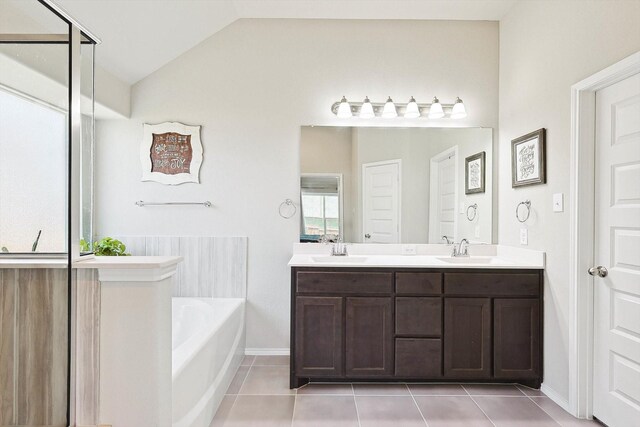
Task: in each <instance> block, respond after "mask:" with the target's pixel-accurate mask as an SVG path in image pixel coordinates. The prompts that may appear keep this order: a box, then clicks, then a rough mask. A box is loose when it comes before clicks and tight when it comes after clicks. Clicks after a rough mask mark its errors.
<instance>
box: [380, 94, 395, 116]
mask: <svg viewBox="0 0 640 427" xmlns="http://www.w3.org/2000/svg"><path fill="white" fill-rule="evenodd" d="M382 117H384V118H385V119H392V118H394V117H398V110H396V104H394V103H393V99H391V97H389V98H388V99H387V102H385V103H384V109H383V110H382Z"/></svg>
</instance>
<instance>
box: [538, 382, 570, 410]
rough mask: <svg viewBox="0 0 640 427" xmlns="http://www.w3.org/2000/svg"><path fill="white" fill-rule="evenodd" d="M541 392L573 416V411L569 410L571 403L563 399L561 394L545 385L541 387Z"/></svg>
mask: <svg viewBox="0 0 640 427" xmlns="http://www.w3.org/2000/svg"><path fill="white" fill-rule="evenodd" d="M540 391H541V392H543V393H544V394H545V395H546V396H547V397H548V398H549V399H551V400H553V401H554V402H555V403H556V404H557V405H558V406H560V407H561V408H562V409H564V410H565V411H567V412H568V413H570V414H571V411H570V410H569V401H568V400H566V399H565V398H564V397H562V395H561V394H560V393H558V392H557V391H555V390H554V389H552V388H551V387H549V386H548V385H546V384H544V383H543V384H542V385H541V386H540Z"/></svg>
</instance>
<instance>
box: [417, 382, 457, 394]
mask: <svg viewBox="0 0 640 427" xmlns="http://www.w3.org/2000/svg"><path fill="white" fill-rule="evenodd" d="M407 387H409V390H410V391H411V394H413V395H414V396H467V392H466V391H465V389H464V388H462V386H461V385H460V384H407Z"/></svg>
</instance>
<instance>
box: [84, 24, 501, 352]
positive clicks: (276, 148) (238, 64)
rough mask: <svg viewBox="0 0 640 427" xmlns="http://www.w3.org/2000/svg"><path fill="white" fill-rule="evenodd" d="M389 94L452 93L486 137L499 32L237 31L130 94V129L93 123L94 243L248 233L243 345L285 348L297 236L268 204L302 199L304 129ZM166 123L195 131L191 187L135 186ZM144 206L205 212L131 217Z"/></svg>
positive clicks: (149, 212)
mask: <svg viewBox="0 0 640 427" xmlns="http://www.w3.org/2000/svg"><path fill="white" fill-rule="evenodd" d="M389 94H391V95H393V96H394V97H395V98H396V99H397V100H408V99H409V97H410V96H411V95H413V96H415V97H416V99H419V100H421V101H425V102H428V101H429V98H430V97H431V96H433V95H438V96H439V97H440V99H441V101H442V102H452V101H453V100H454V99H455V96H458V95H459V96H460V97H461V98H462V99H464V101H465V104H466V106H467V109H468V112H469V116H468V117H467V118H466V119H464V120H461V121H456V122H455V125H458V126H486V127H492V128H496V127H497V123H498V120H497V119H498V103H497V101H498V99H497V98H498V25H497V23H495V22H448V21H326V20H240V21H237V22H235V23H233V24H232V25H230V26H229V27H227V28H225V29H224V30H222V31H221V32H219V33H217V34H216V35H214V36H212V37H211V38H209V39H207V40H206V41H204V42H203V43H201V44H200V45H198V46H196V47H195V48H193V49H192V50H190V51H188V52H187V53H185V54H184V55H182V56H180V57H178V58H176V59H175V60H174V61H172V62H171V63H169V64H167V65H166V66H164V67H163V68H161V69H160V70H158V71H157V72H155V73H153V74H152V75H150V76H149V77H147V78H145V79H143V80H142V81H140V82H138V83H137V84H136V85H134V87H133V90H132V117H131V119H130V120H113V121H101V122H99V123H98V125H97V157H96V159H97V162H96V172H97V176H96V226H97V233H98V234H100V235H109V234H121V235H127V234H129V235H132V234H137V235H141V234H145V235H152V234H165V235H170V234H173V235H201V234H202V235H220V236H223V235H226V236H233V235H235V236H238V235H246V236H248V237H249V260H248V275H249V278H248V307H247V322H248V323H247V328H248V330H247V347H248V348H288V346H289V291H290V283H289V280H290V276H289V274H290V273H289V268H288V267H287V262H288V260H289V257H290V256H291V251H292V244H293V243H294V242H295V241H296V239H297V238H298V230H299V228H298V219H297V218H292V219H290V220H285V219H283V218H281V217H280V216H279V215H278V205H280V203H281V202H282V201H283V200H284V199H286V198H291V199H297V197H298V189H299V183H298V177H299V140H300V126H301V125H309V124H318V125H351V124H352V123H353V121H351V120H338V119H336V118H335V116H333V115H332V114H331V112H330V106H331V104H332V103H333V102H335V101H336V100H339V99H340V97H341V96H342V95H346V96H347V97H348V98H350V99H362V98H364V96H365V95H368V96H369V97H370V98H371V99H372V100H384V99H386V96H388V95H389ZM166 120H177V121H181V122H184V123H188V124H199V125H203V129H202V140H203V144H204V163H203V165H202V171H201V182H202V183H201V184H200V185H197V184H185V185H182V186H178V187H168V186H164V185H161V184H157V183H152V182H145V183H142V182H140V175H141V169H140V164H139V156H138V149H139V144H140V139H141V137H142V124H143V123H145V122H147V123H159V122H163V121H166ZM395 123H397V124H398V125H402V124H403V121H402V120H398V121H397V122H395ZM411 123H416V122H413V121H412V122H411ZM418 123H421V124H423V125H424V124H426V123H429V122H427V121H424V120H423V121H419V122H418ZM404 125H405V126H406V123H404ZM387 126H388V125H387ZM140 199H143V200H149V201H171V200H206V199H208V200H211V201H212V202H213V204H214V207H213V208H211V209H204V208H198V207H193V208H180V207H175V208H170V207H166V208H138V207H136V206H135V205H134V202H135V201H136V200H140Z"/></svg>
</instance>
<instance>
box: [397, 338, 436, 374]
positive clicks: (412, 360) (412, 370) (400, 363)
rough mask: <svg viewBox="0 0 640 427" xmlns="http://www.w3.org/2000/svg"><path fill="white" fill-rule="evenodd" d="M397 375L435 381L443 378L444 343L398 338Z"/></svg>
mask: <svg viewBox="0 0 640 427" xmlns="http://www.w3.org/2000/svg"><path fill="white" fill-rule="evenodd" d="M395 365H396V369H395V374H396V376H398V377H406V378H424V379H434V378H440V377H441V376H442V343H441V341H440V340H439V339H431V338H396V355H395Z"/></svg>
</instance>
